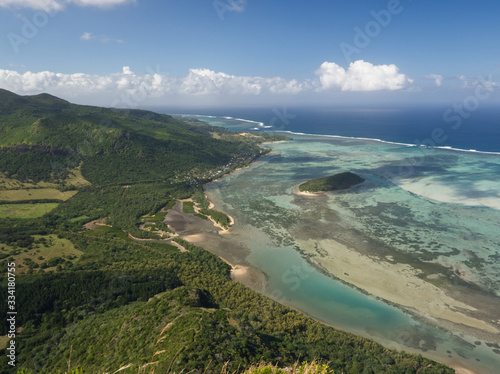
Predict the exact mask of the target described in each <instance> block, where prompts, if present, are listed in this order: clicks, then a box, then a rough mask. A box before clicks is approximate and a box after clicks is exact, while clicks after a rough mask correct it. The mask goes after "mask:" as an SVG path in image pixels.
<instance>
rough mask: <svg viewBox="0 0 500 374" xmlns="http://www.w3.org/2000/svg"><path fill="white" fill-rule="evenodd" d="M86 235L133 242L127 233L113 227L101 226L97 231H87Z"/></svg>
mask: <svg viewBox="0 0 500 374" xmlns="http://www.w3.org/2000/svg"><path fill="white" fill-rule="evenodd" d="M86 234H87V235H90V236H101V235H112V236H115V237H117V238H120V239H123V240H125V241H128V242H132V241H133V240H132V239H130V238H129V236H128V235H127V234H126V233H125V232H123V231H122V230H120V229H117V228H115V227H112V226H100V227H98V228H96V229H95V230H92V231H87V232H86Z"/></svg>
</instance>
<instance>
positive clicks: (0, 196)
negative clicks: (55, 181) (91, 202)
mask: <svg viewBox="0 0 500 374" xmlns="http://www.w3.org/2000/svg"><path fill="white" fill-rule="evenodd" d="M77 192H78V191H64V192H63V191H59V190H58V189H55V188H27V189H22V190H7V191H0V201H23V200H62V201H66V200H69V199H70V198H72V197H73V196H75V195H76V194H77Z"/></svg>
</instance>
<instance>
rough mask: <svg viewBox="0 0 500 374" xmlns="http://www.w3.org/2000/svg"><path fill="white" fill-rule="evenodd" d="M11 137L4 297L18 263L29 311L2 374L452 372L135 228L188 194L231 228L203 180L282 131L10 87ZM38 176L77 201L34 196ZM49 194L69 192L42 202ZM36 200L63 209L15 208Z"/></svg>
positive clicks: (2, 222)
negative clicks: (251, 132)
mask: <svg viewBox="0 0 500 374" xmlns="http://www.w3.org/2000/svg"><path fill="white" fill-rule="evenodd" d="M0 131H1V132H2V137H1V138H0V146H1V147H2V148H1V150H0V173H1V183H2V186H3V188H2V189H3V190H4V191H5V194H6V195H3V196H4V197H6V198H5V201H7V202H2V205H1V206H8V207H11V209H13V211H12V212H13V213H9V214H8V215H7V214H4V215H3V216H0V273H1V275H0V282H1V288H2V292H3V293H4V294H6V292H7V289H8V280H7V276H6V274H7V268H8V267H9V264H12V263H15V268H16V290H15V297H16V300H15V301H16V304H15V305H16V312H17V315H16V328H17V330H16V338H15V342H16V355H17V356H16V363H17V367H16V368H11V366H9V365H8V363H7V361H8V358H7V351H6V349H5V348H6V347H1V348H2V349H1V350H0V373H17V372H21V373H57V372H64V371H66V370H67V371H68V372H75V373H103V372H116V371H118V370H119V371H120V372H121V373H138V372H141V370H142V372H151V373H153V372H157V373H175V372H189V371H195V372H244V371H245V370H246V369H249V370H250V372H255V373H267V372H281V371H280V369H278V367H277V366H276V365H278V364H279V367H293V366H294V365H296V366H295V367H297V365H299V366H298V367H299V368H300V367H304V368H306V367H308V366H307V364H304V366H300V365H302V364H297V362H302V361H307V362H310V363H314V368H315V369H314V370H316V371H314V370H313V369H311V372H325V373H326V372H329V371H330V370H333V371H335V372H339V373H341V372H348V373H398V374H399V373H452V372H453V370H451V369H449V368H447V367H446V366H444V365H442V364H439V363H436V362H433V361H431V360H429V359H426V358H423V357H422V356H418V355H412V354H407V353H404V352H397V351H394V350H390V349H386V348H384V347H382V346H381V345H379V344H377V343H375V342H373V341H370V340H367V339H364V338H361V337H357V336H354V335H352V334H347V333H344V332H340V331H338V330H335V329H333V328H331V327H327V326H324V325H322V324H321V323H319V322H317V321H314V320H312V319H311V318H308V317H306V316H304V315H302V314H300V313H299V312H296V311H294V310H291V309H290V308H288V307H285V306H282V305H280V304H278V303H276V302H274V301H272V300H270V299H269V298H266V297H264V296H262V295H260V294H258V293H256V292H254V291H252V290H250V289H248V288H246V287H244V286H243V285H241V284H239V283H236V282H234V281H232V280H231V277H230V273H231V266H230V265H228V264H227V263H225V262H224V261H222V260H221V259H219V258H218V257H216V256H214V255H212V254H210V253H209V252H207V251H205V250H204V249H203V248H200V247H197V246H195V245H193V244H191V243H189V242H187V241H186V240H184V239H183V238H180V237H178V238H175V239H173V240H174V241H175V242H169V243H165V242H161V243H155V242H151V241H140V242H138V241H137V240H134V239H133V238H132V237H131V236H133V237H134V238H142V239H157V238H158V237H159V236H158V234H157V233H155V232H154V231H147V230H143V229H141V228H140V227H141V225H146V224H147V223H148V222H149V224H150V225H154V227H156V228H160V229H167V228H168V226H167V227H164V226H162V224H163V220H164V218H165V214H166V211H168V210H169V209H171V208H172V207H173V205H174V204H175V202H176V201H178V200H184V199H188V198H190V197H192V198H193V201H194V203H193V204H192V205H191V207H192V208H193V211H194V208H195V206H196V208H197V209H198V214H201V215H205V216H210V217H211V218H212V219H214V220H215V221H216V222H219V223H220V224H221V225H222V226H223V227H228V226H229V223H230V219H229V217H228V216H227V215H225V214H224V213H221V212H217V211H215V210H213V209H211V208H210V204H209V202H208V200H206V197H205V196H204V194H203V190H202V188H201V186H202V185H203V183H205V182H207V181H210V180H212V179H213V178H217V177H219V176H221V175H223V174H225V173H228V172H230V171H231V170H234V169H235V168H237V167H241V166H244V165H248V164H249V163H250V162H252V161H253V160H254V159H255V158H256V157H258V156H260V155H263V154H265V153H266V151H265V150H262V149H260V148H259V147H258V145H259V144H260V143H261V142H264V141H269V140H282V138H280V137H276V136H273V135H263V136H261V135H260V134H255V136H252V137H248V136H240V135H238V134H234V133H230V132H228V131H225V130H223V129H219V128H216V127H213V126H208V125H202V124H198V123H190V124H186V123H183V122H181V121H179V120H175V119H173V118H172V117H170V116H166V115H161V114H156V113H152V112H147V111H135V110H129V111H127V110H123V111H121V110H113V109H104V108H95V107H82V106H77V105H73V104H70V103H68V102H66V101H63V100H60V99H57V98H55V97H53V96H50V95H37V96H33V97H21V96H17V95H14V94H12V93H9V92H7V91H4V90H0ZM80 173H81V174H80ZM35 186H36V187H39V188H52V189H53V188H55V189H57V191H61V193H65V192H68V191H71V192H72V193H71V195H72V196H70V194H66V195H64V196H63V195H59V194H58V193H56V192H54V191H51V192H50V194H51V195H50V196H49V192H48V191H45V192H41V191H39V192H37V193H40V194H39V195H36V194H35V195H33V192H32V190H31V189H33V188H35ZM28 188H29V189H30V190H29V191H31V192H28ZM10 191H16V192H10ZM30 193H31V194H32V195H29V194H30ZM43 193H46V195H43ZM31 198H33V200H31ZM49 198H50V199H54V200H56V202H51V203H48V202H44V203H40V202H39V201H40V200H43V199H49ZM20 201H22V202H23V203H19V202H20ZM13 202H15V203H13ZM25 204H27V205H31V206H32V207H34V208H36V209H39V205H41V204H44V205H47V204H52V205H51V206H50V209H49V207H47V209H46V210H44V211H43V212H42V211H37V212H33V211H31V212H27V211H25V210H23V209H17V210H16V208H21V207H23V205H25ZM187 206H188V207H189V206H190V204H187ZM4 209H5V208H4ZM84 225H85V226H84ZM92 225H93V226H92ZM165 226H166V225H165ZM85 227H93V228H92V229H86V228H85ZM170 243H172V244H170ZM173 244H178V245H180V246H182V247H183V248H185V249H186V251H185V252H180V251H179V249H178V248H177V247H176V246H174V245H173ZM7 307H8V305H7V303H1V304H0V314H1V315H3V316H6V315H7V312H8V310H7ZM7 333H8V326H7V324H0V335H2V336H4V337H5V336H6V334H7ZM2 341H5V339H3V340H2ZM314 360H317V361H316V362H315V361H314ZM69 362H70V363H71V368H69V365H68V363H69ZM259 362H267V363H270V365H269V366H261V367H255V366H253V365H258V364H259ZM271 364H272V365H271ZM76 368H78V369H76ZM71 369H73V370H71ZM75 370H76V371H75ZM304 370H305V369H304ZM298 372H300V370H299V371H298Z"/></svg>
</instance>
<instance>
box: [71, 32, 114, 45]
mask: <svg viewBox="0 0 500 374" xmlns="http://www.w3.org/2000/svg"><path fill="white" fill-rule="evenodd" d="M80 40H87V41H88V40H99V41H100V42H101V43H110V42H114V43H123V40H121V39H115V38H111V37H109V36H107V35H94V34H92V33H91V32H84V33H83V34H82V35H81V36H80Z"/></svg>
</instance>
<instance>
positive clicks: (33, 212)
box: [0, 203, 59, 218]
mask: <svg viewBox="0 0 500 374" xmlns="http://www.w3.org/2000/svg"><path fill="white" fill-rule="evenodd" d="M58 205H59V204H58V203H42V204H3V205H0V218H39V217H41V216H43V215H45V214H47V213H49V212H50V211H51V210H53V209H55V208H56V207H57V206H58Z"/></svg>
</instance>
